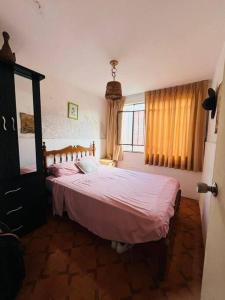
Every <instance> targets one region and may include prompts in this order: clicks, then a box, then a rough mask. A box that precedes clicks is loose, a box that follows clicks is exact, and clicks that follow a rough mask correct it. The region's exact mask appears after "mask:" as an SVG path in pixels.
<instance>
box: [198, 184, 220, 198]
mask: <svg viewBox="0 0 225 300" xmlns="http://www.w3.org/2000/svg"><path fill="white" fill-rule="evenodd" d="M197 192H198V193H207V192H211V193H212V194H213V196H215V197H216V196H217V195H218V186H217V184H216V183H215V182H214V183H213V185H212V186H210V185H208V184H206V183H203V182H198V183H197Z"/></svg>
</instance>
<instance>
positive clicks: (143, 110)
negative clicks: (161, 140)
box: [117, 102, 145, 153]
mask: <svg viewBox="0 0 225 300" xmlns="http://www.w3.org/2000/svg"><path fill="white" fill-rule="evenodd" d="M138 104H143V102H138V103H133V104H127V105H133V106H135V105H138ZM135 112H144V113H145V109H138V110H134V108H133V110H120V111H118V112H117V128H119V113H132V115H133V118H132V143H131V144H120V143H119V140H118V138H119V137H118V130H117V145H119V146H131V147H132V150H130V151H129V150H123V152H130V153H144V151H134V147H135V146H136V147H138V146H145V144H143V145H136V144H134V143H133V142H134V113H135Z"/></svg>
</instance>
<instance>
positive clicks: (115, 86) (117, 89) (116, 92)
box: [105, 59, 122, 100]
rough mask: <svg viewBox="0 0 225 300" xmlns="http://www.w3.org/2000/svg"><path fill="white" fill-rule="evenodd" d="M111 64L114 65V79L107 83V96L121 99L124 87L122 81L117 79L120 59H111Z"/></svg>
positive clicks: (112, 98) (107, 97)
mask: <svg viewBox="0 0 225 300" xmlns="http://www.w3.org/2000/svg"><path fill="white" fill-rule="evenodd" d="M110 65H111V66H112V77H113V81H109V82H108V83H107V86H106V92H105V98H106V99H111V100H119V99H121V97H122V88H121V83H120V82H119V81H116V71H117V69H116V66H117V65H118V61H117V60H115V59H113V60H111V61H110Z"/></svg>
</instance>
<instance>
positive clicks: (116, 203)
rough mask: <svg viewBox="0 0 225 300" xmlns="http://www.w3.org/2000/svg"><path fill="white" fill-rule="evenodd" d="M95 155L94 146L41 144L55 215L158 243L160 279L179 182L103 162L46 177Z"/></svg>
mask: <svg viewBox="0 0 225 300" xmlns="http://www.w3.org/2000/svg"><path fill="white" fill-rule="evenodd" d="M88 156H95V144H94V142H93V143H92V144H91V146H90V147H82V146H68V147H66V148H63V149H59V150H52V151H47V150H46V146H45V145H43V163H44V169H45V172H46V184H47V186H48V189H50V190H51V192H52V196H53V197H52V198H53V213H54V214H56V215H59V216H62V215H63V213H64V212H66V213H67V214H68V217H69V218H70V219H71V220H74V221H75V222H78V223H79V224H80V225H82V226H84V227H85V228H87V229H88V230H89V231H91V232H92V233H94V234H96V235H98V236H100V237H101V238H104V239H108V240H116V241H120V242H124V243H129V244H142V243H150V244H155V245H156V246H157V261H158V263H157V265H158V268H157V270H156V278H157V279H162V278H163V277H164V274H165V270H166V261H167V250H168V245H169V242H170V240H171V238H172V236H173V227H174V221H175V219H176V215H177V211H178V208H179V203H180V194H181V192H180V185H179V182H178V181H177V180H175V179H174V178H171V177H166V176H160V175H153V174H149V173H142V172H135V171H129V170H124V169H119V168H113V167H108V166H101V165H99V167H98V168H97V169H96V170H95V171H94V172H91V173H87V174H82V173H76V174H74V175H70V176H60V177H54V176H47V175H48V173H47V172H48V171H47V170H48V165H49V161H48V160H49V158H51V159H52V162H53V164H56V163H57V162H59V163H62V162H63V161H74V160H77V159H79V157H80V158H83V157H88Z"/></svg>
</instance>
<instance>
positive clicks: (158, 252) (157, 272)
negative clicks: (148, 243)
mask: <svg viewBox="0 0 225 300" xmlns="http://www.w3.org/2000/svg"><path fill="white" fill-rule="evenodd" d="M154 256H155V259H154V270H153V281H154V283H155V285H156V286H158V285H159V283H160V281H163V280H164V279H165V276H166V271H167V257H168V243H167V240H166V239H162V240H160V241H158V242H157V245H156V247H155V255H154Z"/></svg>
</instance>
